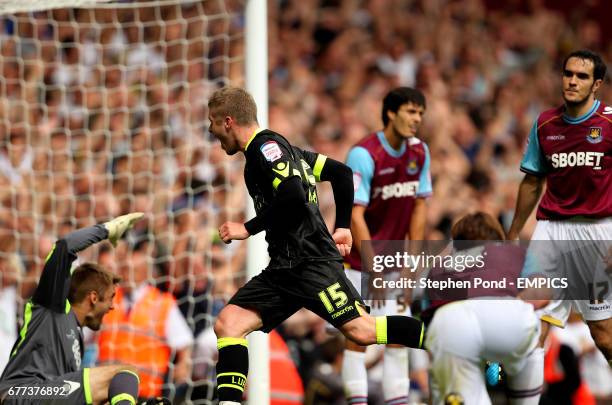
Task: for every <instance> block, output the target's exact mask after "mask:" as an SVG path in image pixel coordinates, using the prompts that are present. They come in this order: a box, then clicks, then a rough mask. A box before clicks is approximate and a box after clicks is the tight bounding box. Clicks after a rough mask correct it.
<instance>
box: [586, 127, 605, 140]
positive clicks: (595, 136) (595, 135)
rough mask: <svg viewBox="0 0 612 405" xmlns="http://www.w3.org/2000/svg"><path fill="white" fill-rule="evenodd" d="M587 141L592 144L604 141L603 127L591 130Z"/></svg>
mask: <svg viewBox="0 0 612 405" xmlns="http://www.w3.org/2000/svg"><path fill="white" fill-rule="evenodd" d="M586 140H587V141H589V142H591V143H599V142H601V141H603V136H602V134H601V127H591V128H589V134H588V135H587V137H586Z"/></svg>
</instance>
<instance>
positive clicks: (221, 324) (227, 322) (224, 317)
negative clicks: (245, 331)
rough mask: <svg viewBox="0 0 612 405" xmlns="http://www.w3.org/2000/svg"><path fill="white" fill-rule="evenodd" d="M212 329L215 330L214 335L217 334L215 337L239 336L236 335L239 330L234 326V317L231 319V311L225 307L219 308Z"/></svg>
mask: <svg viewBox="0 0 612 405" xmlns="http://www.w3.org/2000/svg"><path fill="white" fill-rule="evenodd" d="M213 329H214V331H215V335H217V338H222V337H241V336H238V335H239V332H238V331H237V328H236V322H235V319H233V317H232V314H231V312H229V311H227V310H225V309H223V310H221V312H220V313H219V316H218V317H217V320H216V321H215V325H214V328H213Z"/></svg>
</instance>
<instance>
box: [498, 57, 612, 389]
mask: <svg viewBox="0 0 612 405" xmlns="http://www.w3.org/2000/svg"><path fill="white" fill-rule="evenodd" d="M605 75H606V65H605V63H604V62H603V60H602V59H601V57H600V56H599V55H597V54H595V53H593V52H591V51H588V50H580V51H575V52H573V53H571V54H570V55H569V56H568V57H567V58H566V59H565V61H564V63H563V80H562V84H563V89H562V90H563V99H564V104H563V105H562V106H560V107H558V108H555V109H551V110H547V111H545V112H543V113H542V114H540V116H539V117H538V119H537V120H536V122H535V123H534V125H533V127H532V129H531V133H530V134H529V140H528V144H527V150H526V152H525V156H524V157H523V161H522V162H521V171H523V172H525V177H524V179H523V181H522V182H521V185H520V188H519V192H518V199H517V206H516V211H515V216H514V219H513V221H512V225H511V227H510V230H509V232H508V239H518V236H519V233H520V231H521V229H522V228H523V226H524V224H525V222H526V221H527V218H528V217H529V215H530V214H531V212H532V211H533V208H534V207H535V206H536V204H537V203H538V200H539V198H540V195H541V194H542V190H543V187H544V183H546V191H545V193H544V196H543V197H542V200H541V201H540V204H539V206H538V210H537V214H536V218H537V219H538V225H537V227H536V230H535V232H534V235H533V237H532V240H544V241H550V249H548V252H549V255H548V256H549V257H548V258H550V257H551V255H555V254H556V256H552V258H553V259H556V260H561V259H560V257H559V256H560V254H563V266H566V267H571V268H574V269H577V272H578V274H576V275H575V277H576V278H577V279H580V278H582V279H587V278H588V277H592V280H586V282H591V283H593V289H594V290H595V291H591V292H590V293H591V295H592V296H593V302H592V303H591V302H589V301H586V300H575V301H573V304H574V307H575V309H576V310H578V311H579V312H580V313H581V314H582V316H583V317H584V319H585V320H586V321H587V324H588V326H589V329H590V331H591V335H592V336H593V340H595V343H596V344H597V347H598V348H599V349H600V350H601V351H602V353H603V354H604V355H605V356H606V358H607V360H608V362H610V361H612V299H611V294H612V288H610V278H609V274H608V275H607V276H606V275H605V274H606V273H605V267H606V266H608V265H609V262H608V263H606V260H609V259H610V255H609V254H610V251H609V250H608V251H607V252H606V248H607V247H608V246H609V244H610V240H612V192H610V190H612V115H611V114H612V108H611V107H608V106H606V105H605V104H604V103H603V102H601V101H599V100H597V99H596V98H595V95H596V93H597V91H598V90H599V88H600V86H601V85H602V83H603V80H604V78H605ZM562 240H566V241H567V240H569V241H576V249H575V250H572V253H571V254H569V255H568V254H566V253H567V250H568V249H567V248H566V247H567V246H568V245H567V242H565V244H563V243H562V242H560V241H562ZM588 241H594V242H593V243H591V244H588V243H585V242H588ZM540 243H547V242H540ZM537 245H539V244H538V243H536V249H535V250H536V251H540V252H541V251H546V250H547V249H544V248H537ZM559 245H563V246H564V248H562V249H561V251H558V250H556V249H555V248H554V247H555V246H559ZM540 246H542V247H543V246H544V245H540ZM589 250H593V253H589ZM542 256H545V255H542ZM542 256H540V257H538V259H539V260H542V259H543V258H544V259H548V258H546V257H542ZM568 261H569V262H570V263H569V266H568ZM572 262H573V263H572ZM602 269H603V270H604V271H603V272H602V271H601V270H602ZM567 270H568V271H569V270H570V269H567ZM584 272H590V274H585V275H583V274H582V273H584ZM599 278H602V279H601V280H599ZM570 279H571V278H570ZM571 304H572V302H570V301H554V302H552V303H551V304H550V305H549V306H548V307H547V308H545V309H544V310H543V311H542V313H541V316H542V320H544V321H545V323H544V324H543V325H542V335H543V337H545V336H546V334H547V331H548V328H549V325H550V324H553V325H556V326H561V327H562V326H564V325H565V322H566V320H567V317H568V315H569V312H570V310H571ZM542 340H543V339H542ZM533 367H537V368H538V369H540V370H542V377H541V379H543V369H544V359H543V354H542V358H541V359H540V360H539V361H538V362H537V363H535V364H534V365H533ZM535 383H537V382H535Z"/></svg>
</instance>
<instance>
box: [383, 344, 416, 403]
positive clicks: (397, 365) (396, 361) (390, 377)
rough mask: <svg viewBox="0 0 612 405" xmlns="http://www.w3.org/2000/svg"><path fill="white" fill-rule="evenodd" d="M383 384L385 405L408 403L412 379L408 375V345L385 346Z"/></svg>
mask: <svg viewBox="0 0 612 405" xmlns="http://www.w3.org/2000/svg"><path fill="white" fill-rule="evenodd" d="M382 386H383V393H384V395H385V405H405V404H407V403H408V390H409V389H410V379H409V377H408V348H407V347H385V357H384V364H383V383H382Z"/></svg>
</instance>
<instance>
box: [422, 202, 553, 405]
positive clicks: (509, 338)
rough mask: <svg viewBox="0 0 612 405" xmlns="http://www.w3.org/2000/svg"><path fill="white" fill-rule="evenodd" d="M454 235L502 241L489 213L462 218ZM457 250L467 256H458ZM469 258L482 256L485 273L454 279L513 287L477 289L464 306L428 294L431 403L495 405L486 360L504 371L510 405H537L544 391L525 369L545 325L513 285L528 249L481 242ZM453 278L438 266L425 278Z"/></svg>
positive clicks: (439, 293) (443, 295)
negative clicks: (485, 372) (500, 282)
mask: <svg viewBox="0 0 612 405" xmlns="http://www.w3.org/2000/svg"><path fill="white" fill-rule="evenodd" d="M452 235H453V241H485V240H492V241H497V240H503V239H504V231H503V229H502V227H501V225H500V224H499V223H498V222H497V221H496V220H495V219H494V218H493V217H491V216H490V215H488V214H484V213H475V214H471V215H467V216H465V217H463V218H462V219H461V220H459V221H458V222H457V223H456V224H455V225H454V226H453V229H452ZM459 252H465V250H459V251H458V252H457V253H455V254H459ZM470 252H473V253H469V254H470V255H482V258H483V260H484V267H482V268H479V269H476V268H474V269H466V270H465V271H463V272H461V273H460V274H459V275H455V276H450V277H451V278H452V277H460V278H461V279H462V280H472V281H473V279H470V278H468V277H487V274H489V275H490V276H489V277H490V278H491V279H493V280H506V281H507V282H508V286H507V287H495V288H475V287H472V288H470V289H468V290H467V291H465V293H464V294H462V296H465V298H466V299H463V300H460V301H453V298H452V297H451V296H450V295H449V292H448V291H447V290H446V291H445V290H435V289H429V290H428V291H427V294H428V297H429V300H430V302H431V305H432V308H430V309H428V310H427V311H425V312H424V313H423V319H424V320H425V322H426V323H427V322H429V319H431V321H430V323H429V325H428V327H427V335H426V339H425V346H426V348H427V349H428V350H429V352H430V353H431V356H432V368H431V377H432V378H431V386H430V389H431V393H432V404H433V405H445V404H465V405H489V404H491V399H490V398H489V395H488V393H487V388H486V383H485V377H484V375H483V372H482V370H483V367H484V365H485V362H486V361H494V362H499V363H502V364H503V365H504V369H505V371H506V376H507V385H508V397H509V400H510V404H512V405H519V404H521V405H537V403H538V401H539V393H540V391H541V389H542V386H541V385H539V386H536V387H533V386H531V380H532V379H533V377H532V375H531V374H532V369H531V368H530V367H528V365H529V363H530V359H531V357H532V356H534V355H537V354H536V352H537V350H538V349H537V344H538V338H539V335H540V322H539V320H538V317H537V315H536V314H535V311H534V308H533V306H532V305H531V304H529V303H527V302H524V301H522V300H520V299H517V298H516V295H517V294H518V289H517V288H516V287H510V286H511V285H512V284H510V283H509V281H510V280H514V279H516V278H517V277H519V276H520V274H521V271H522V268H523V262H524V258H525V249H524V248H521V247H520V246H514V245H507V244H501V243H498V242H491V243H479V244H478V246H477V247H474V248H472V249H470ZM476 252H477V253H476ZM472 270H474V271H473V272H471V271H472ZM448 274H449V273H448V270H442V269H436V268H434V269H432V270H431V271H430V273H429V276H428V277H429V278H430V279H439V278H441V279H444V278H447V277H449V275H448ZM451 274H452V273H451ZM472 286H474V284H473V283H472ZM449 301H451V302H449ZM432 313H433V318H432ZM453 401H455V402H453Z"/></svg>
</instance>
